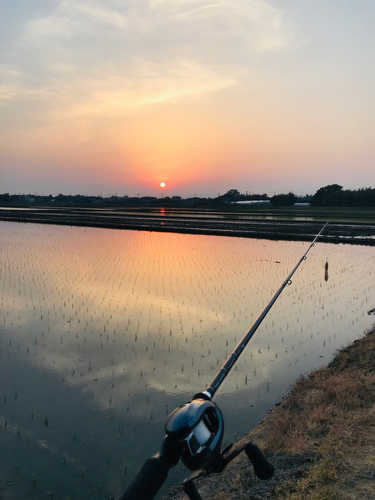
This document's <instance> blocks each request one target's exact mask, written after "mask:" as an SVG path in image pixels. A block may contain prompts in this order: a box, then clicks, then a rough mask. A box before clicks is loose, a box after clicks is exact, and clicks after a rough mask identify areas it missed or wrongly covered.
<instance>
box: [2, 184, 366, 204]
mask: <svg viewBox="0 0 375 500" xmlns="http://www.w3.org/2000/svg"><path fill="white" fill-rule="evenodd" d="M257 201H259V202H269V203H270V204H271V205H272V206H274V207H287V206H293V205H295V204H296V203H309V204H311V205H312V206H315V207H375V189H372V188H371V187H369V188H361V189H357V190H349V189H346V190H345V189H343V188H342V186H340V185H339V184H330V185H328V186H325V187H322V188H320V189H318V191H317V192H316V193H315V194H314V195H306V196H303V197H302V196H296V195H295V194H294V193H292V192H289V193H286V194H277V195H275V196H272V197H271V198H270V197H269V196H268V195H267V194H266V193H264V194H248V193H247V192H246V194H241V193H240V191H238V190H237V189H230V190H229V191H227V192H226V193H225V194H223V195H218V196H217V197H216V198H202V197H198V196H194V197H192V198H181V196H172V197H169V196H165V197H164V198H156V197H154V196H142V197H139V196H138V197H129V196H126V195H125V196H117V195H115V196H113V195H112V196H110V195H108V197H102V196H86V195H79V194H77V195H63V194H59V195H58V196H52V195H48V196H38V195H32V194H26V195H25V194H17V195H16V194H13V195H11V194H9V193H4V194H0V204H2V205H30V204H38V205H40V204H47V205H93V204H94V205H107V206H142V205H143V206H145V205H146V206H181V205H184V206H196V207H210V206H215V205H218V204H227V205H228V204H233V203H238V202H257Z"/></svg>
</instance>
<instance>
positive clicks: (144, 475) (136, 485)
mask: <svg viewBox="0 0 375 500" xmlns="http://www.w3.org/2000/svg"><path fill="white" fill-rule="evenodd" d="M168 471H169V467H168V465H167V463H166V462H165V461H164V460H161V459H160V458H159V457H152V458H149V459H148V460H147V461H146V462H145V463H144V465H143V467H142V469H141V470H140V471H139V472H138V474H137V475H136V477H135V479H134V480H133V481H132V482H131V484H130V486H129V487H128V488H127V490H126V491H125V493H124V494H123V496H122V497H121V499H120V500H141V499H142V500H152V499H153V498H154V496H155V495H156V493H157V492H158V491H159V489H160V488H161V487H162V485H163V483H164V481H165V480H166V479H167V475H168Z"/></svg>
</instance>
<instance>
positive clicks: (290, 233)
mask: <svg viewBox="0 0 375 500" xmlns="http://www.w3.org/2000/svg"><path fill="white" fill-rule="evenodd" d="M0 220H4V221H13V222H29V223H36V224H58V225H67V226H84V227H101V228H110V229H131V230H137V231H158V232H172V233H187V234H207V235H217V236H236V237H243V238H263V239H274V240H296V241H311V240H312V239H313V238H314V236H315V235H316V234H317V233H318V232H319V231H320V230H321V228H322V226H323V224H324V222H319V221H312V220H308V217H307V218H304V219H303V220H290V219H284V220H281V219H279V220H276V218H273V217H270V218H269V219H267V218H263V219H260V218H259V216H258V217H254V218H251V216H248V215H244V214H238V213H237V214H236V213H221V212H220V213H219V212H205V213H203V212H200V211H195V212H194V211H193V210H191V211H189V212H188V213H187V212H186V213H185V212H178V211H175V212H173V213H165V214H164V215H163V214H161V212H160V211H159V212H155V211H151V210H150V211H136V210H134V209H129V210H104V209H95V210H94V209H77V208H68V207H65V208H54V209H52V208H48V209H41V208H39V209H38V208H27V209H25V208H24V209H22V208H18V209H1V208H0ZM320 241H325V242H328V243H351V244H353V243H354V244H362V245H375V225H374V224H373V223H371V222H366V221H364V222H330V223H329V225H328V226H327V228H326V229H325V231H324V233H323V234H322V236H321V237H320Z"/></svg>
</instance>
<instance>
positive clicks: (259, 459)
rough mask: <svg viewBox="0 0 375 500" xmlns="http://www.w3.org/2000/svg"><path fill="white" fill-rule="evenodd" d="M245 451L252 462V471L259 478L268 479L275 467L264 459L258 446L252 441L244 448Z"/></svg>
mask: <svg viewBox="0 0 375 500" xmlns="http://www.w3.org/2000/svg"><path fill="white" fill-rule="evenodd" d="M245 452H246V455H247V456H248V458H249V460H250V462H251V463H252V464H253V467H254V472H255V474H256V475H257V476H258V477H259V479H270V477H272V474H273V473H274V470H275V467H274V466H273V465H272V464H271V463H270V462H269V461H268V460H267V459H266V457H265V456H264V455H263V453H262V452H261V451H260V449H259V448H258V446H257V445H256V444H254V443H249V444H248V445H247V446H246V448H245Z"/></svg>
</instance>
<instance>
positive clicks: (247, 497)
mask: <svg viewBox="0 0 375 500" xmlns="http://www.w3.org/2000/svg"><path fill="white" fill-rule="evenodd" d="M249 437H250V439H253V440H254V442H256V443H257V444H258V445H259V446H260V447H261V448H262V449H263V450H264V452H265V454H266V456H268V457H269V458H270V459H271V461H272V462H273V463H274V465H275V474H274V476H273V478H272V479H270V480H268V481H260V480H258V479H256V478H255V476H254V474H253V473H252V471H251V470H250V468H249V466H248V464H247V462H246V458H245V457H243V456H242V455H243V454H241V455H240V456H239V457H237V459H236V460H235V461H234V463H233V464H231V465H230V466H229V467H228V468H227V470H226V471H224V472H223V473H222V474H221V476H219V477H218V476H217V475H212V476H213V477H209V478H206V479H204V480H203V481H202V482H201V483H199V484H197V486H198V487H199V490H200V492H201V495H202V497H203V498H204V499H205V498H210V499H211V500H224V499H225V500H266V499H273V500H286V499H288V500H354V499H356V500H357V499H375V328H374V329H373V330H372V331H370V332H368V333H367V334H366V335H365V336H364V337H363V338H362V339H360V340H358V341H356V342H354V343H353V344H352V345H351V346H349V347H347V348H345V349H343V350H342V351H340V352H339V353H338V354H337V356H336V357H335V359H334V360H333V361H332V363H330V365H329V366H327V367H326V368H322V369H320V370H317V371H315V372H313V373H312V374H311V375H310V376H309V377H304V378H301V379H300V380H298V382H297V383H296V384H295V385H294V387H293V388H292V389H291V391H290V393H289V394H288V395H287V397H286V398H285V399H284V400H283V401H282V403H281V404H280V405H279V406H276V407H275V408H274V409H273V410H272V411H271V412H270V413H269V415H268V416H267V417H266V418H265V419H264V421H263V422H262V423H261V424H260V425H259V426H258V427H257V428H256V429H255V430H254V431H252V432H251V433H250V435H249V436H247V437H246V439H249ZM169 498H175V499H183V498H184V499H185V498H186V496H185V495H184V494H178V495H175V496H172V497H169Z"/></svg>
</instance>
